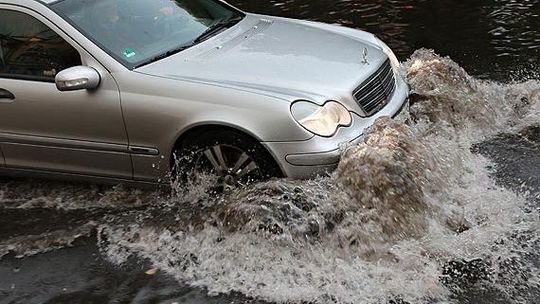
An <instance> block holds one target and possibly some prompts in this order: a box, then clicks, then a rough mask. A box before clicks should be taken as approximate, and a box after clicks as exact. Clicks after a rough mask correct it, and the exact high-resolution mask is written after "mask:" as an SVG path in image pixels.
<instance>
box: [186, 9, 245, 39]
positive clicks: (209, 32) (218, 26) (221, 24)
mask: <svg viewBox="0 0 540 304" xmlns="http://www.w3.org/2000/svg"><path fill="white" fill-rule="evenodd" d="M242 19H244V16H242V15H238V16H235V17H231V18H227V19H224V20H221V21H218V22H216V23H214V24H212V25H210V26H209V27H208V28H207V29H206V30H205V31H204V32H203V33H202V34H201V35H200V36H199V37H197V38H195V40H193V42H194V43H200V42H202V41H204V40H206V39H208V38H210V37H212V36H214V35H215V34H217V33H218V32H219V31H221V30H223V29H226V28H229V27H231V26H233V25H235V24H236V23H238V22H240V21H241V20H242Z"/></svg>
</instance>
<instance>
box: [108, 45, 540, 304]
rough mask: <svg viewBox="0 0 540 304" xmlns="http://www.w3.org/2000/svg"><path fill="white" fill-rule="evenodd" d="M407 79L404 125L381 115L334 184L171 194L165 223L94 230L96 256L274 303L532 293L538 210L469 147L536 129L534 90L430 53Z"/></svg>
mask: <svg viewBox="0 0 540 304" xmlns="http://www.w3.org/2000/svg"><path fill="white" fill-rule="evenodd" d="M403 73H404V75H406V77H407V80H408V82H409V83H410V85H411V87H412V99H413V102H412V105H411V109H410V113H408V114H409V115H410V116H409V117H405V118H404V119H403V121H405V122H406V123H403V122H399V120H398V121H392V120H390V119H386V118H383V119H379V120H378V121H377V122H376V124H375V125H374V126H373V127H372V128H370V130H369V131H368V132H367V133H366V135H365V137H364V139H363V141H362V142H361V143H360V144H359V145H357V146H354V147H351V148H350V149H349V150H348V151H347V152H346V153H345V154H344V156H343V158H342V161H341V163H340V166H339V168H338V170H337V171H336V173H335V174H334V175H333V176H331V177H329V178H322V179H318V180H313V181H303V182H300V181H287V180H274V181H270V182H267V183H261V184H259V185H255V186H253V187H249V188H247V189H239V190H238V191H235V192H233V193H230V194H226V195H223V196H220V197H218V198H211V197H209V196H204V199H195V200H193V198H192V197H190V198H189V200H188V201H187V202H186V201H185V199H184V198H182V197H179V198H175V199H173V200H171V201H169V202H167V204H166V205H167V206H168V209H167V211H166V213H167V214H169V213H171V212H179V213H178V214H177V215H176V216H174V217H165V218H161V219H160V220H156V219H155V218H152V217H151V216H147V217H143V218H136V219H134V220H132V221H129V224H121V225H116V224H106V225H101V227H100V230H99V231H100V232H99V236H100V244H101V248H102V250H103V252H104V253H105V254H107V255H108V256H109V258H110V259H111V260H113V261H115V262H117V263H122V262H123V261H125V260H126V259H127V258H128V257H129V256H133V255H135V256H138V257H140V258H146V259H149V260H150V261H152V263H154V264H155V266H156V267H158V268H160V269H162V270H164V271H166V272H168V273H169V274H171V275H173V276H175V277H176V278H177V279H178V280H181V281H184V282H187V283H189V284H191V285H192V286H199V287H204V288H206V289H208V290H209V292H210V293H228V292H231V291H236V292H241V293H243V294H245V295H247V296H252V297H257V298H262V299H265V300H269V301H274V302H283V303H285V302H288V303H291V302H293V303H305V302H313V303H380V302H384V301H386V300H389V299H400V300H403V301H410V302H423V301H434V300H435V301H436V300H441V301H447V300H451V299H452V298H453V297H455V296H456V294H459V293H460V290H461V289H462V288H463V287H464V285H463V284H462V283H463V282H466V283H467V284H469V285H470V284H476V286H478V287H480V286H484V288H490V289H496V290H499V291H500V292H501V294H503V297H505V299H506V300H508V301H512V302H521V301H525V300H526V296H527V293H524V292H523V287H527V288H537V287H538V286H539V276H538V273H539V272H538V270H537V269H536V268H535V265H534V263H532V262H531V259H530V257H529V258H526V257H525V256H528V255H530V254H531V253H532V252H534V250H537V249H533V248H538V247H535V246H537V245H538V229H539V228H540V227H539V223H538V214H537V213H535V212H531V210H530V208H528V205H527V200H526V199H525V197H524V196H521V195H519V194H517V193H514V192H512V191H509V190H506V189H504V188H502V187H501V186H499V185H497V184H496V183H495V181H494V180H493V179H492V178H490V171H489V170H488V169H487V168H488V167H490V166H491V164H490V162H489V161H488V160H487V159H485V158H484V157H482V156H480V155H476V154H473V153H471V150H470V148H471V145H472V144H473V143H476V142H478V141H482V140H485V139H487V138H489V137H490V136H493V135H495V134H497V133H498V132H501V131H508V130H512V129H515V130H517V129H518V128H522V127H524V126H526V125H528V124H530V123H531V122H535V123H538V121H539V119H540V115H538V113H539V111H538V107H539V104H540V100H539V98H540V94H539V92H540V83H539V82H538V81H528V82H524V83H514V84H500V83H494V82H489V81H480V80H477V79H475V78H473V77H471V76H469V75H468V74H467V73H466V72H465V71H464V70H463V69H462V68H461V67H459V65H457V64H456V63H454V62H453V61H451V60H450V59H449V58H443V57H440V56H438V55H436V54H434V53H433V52H432V51H429V50H419V51H417V52H415V54H414V55H413V56H412V57H411V58H410V59H409V60H408V61H407V62H406V63H405V65H404V70H403ZM180 206H182V207H180ZM157 210H159V208H158V209H157ZM186 210H189V211H186ZM182 211H184V212H186V213H182ZM158 212H159V211H158ZM518 240H521V241H523V240H526V241H525V243H526V244H527V246H528V247H527V248H526V249H524V248H523V246H524V245H523V242H521V241H518ZM463 269H468V270H471V269H473V270H475V272H476V273H477V275H475V276H474V279H471V276H470V274H469V277H467V275H465V274H463V273H462V272H463V271H462V270H463ZM509 269H511V270H512V271H510V272H509ZM507 273H511V274H514V275H512V278H513V279H514V280H515V283H513V284H508V280H509V277H508V275H506V274H507ZM516 274H519V276H517V275H516ZM460 282H461V283H460ZM467 284H465V285H467ZM516 286H518V287H519V288H518V287H516Z"/></svg>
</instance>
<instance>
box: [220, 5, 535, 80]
mask: <svg viewBox="0 0 540 304" xmlns="http://www.w3.org/2000/svg"><path fill="white" fill-rule="evenodd" d="M229 2H230V3H231V4H234V5H237V6H238V7H240V8H242V9H244V10H246V11H250V12H257V13H262V14H272V15H279V16H285V17H290V18H300V19H310V20H317V21H323V22H330V23H340V24H343V25H346V26H350V27H354V28H359V29H364V30H368V31H370V32H372V33H375V34H377V35H378V36H380V37H381V38H382V39H384V40H385V41H387V42H388V44H389V45H390V47H392V48H393V49H394V50H395V51H396V52H397V54H398V56H399V57H400V59H402V60H403V59H405V58H407V57H408V56H410V55H411V54H412V52H413V51H414V50H416V49H418V48H421V47H426V48H432V49H435V50H436V51H437V52H438V53H440V54H441V55H449V56H450V57H452V59H454V60H456V61H457V62H458V63H460V65H462V66H463V67H465V68H466V69H467V70H468V71H469V72H471V73H472V74H474V75H479V76H483V77H486V76H488V75H489V76H490V78H498V79H504V80H505V79H508V77H512V76H515V75H516V74H515V73H519V74H525V75H523V76H528V77H536V78H538V77H539V75H538V74H534V73H532V74H531V72H530V71H531V70H535V68H537V67H538V65H539V64H540V30H539V29H540V0H476V1H459V0H392V1H387V0H371V1H363V0H318V1H313V0H285V1H284V0H272V1H246V0H229ZM521 70H526V72H522V71H521ZM509 71H511V72H513V73H509ZM510 74H513V75H512V76H510Z"/></svg>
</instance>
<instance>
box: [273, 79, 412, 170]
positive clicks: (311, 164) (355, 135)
mask: <svg viewBox="0 0 540 304" xmlns="http://www.w3.org/2000/svg"><path fill="white" fill-rule="evenodd" d="M408 96H409V88H408V85H407V83H406V82H405V81H404V80H402V79H401V78H400V79H399V80H398V81H397V86H396V91H395V92H394V96H393V97H392V99H391V100H390V101H389V102H388V103H387V104H386V105H385V106H384V107H383V108H382V109H381V110H380V111H379V112H377V113H376V114H374V115H372V116H370V117H360V116H358V115H356V114H355V113H352V117H353V122H352V124H351V126H349V127H342V128H340V129H339V130H338V131H337V133H336V134H335V135H334V136H332V137H328V138H326V137H321V136H313V137H312V138H310V139H308V140H304V141H292V142H263V143H262V144H263V145H264V146H265V147H266V148H267V149H268V150H269V151H270V152H271V153H272V154H273V155H274V157H275V159H276V160H277V161H278V163H279V165H280V167H281V170H282V171H283V174H284V175H285V176H286V177H290V178H295V179H304V178H312V177H315V176H317V175H325V174H327V173H328V172H331V171H333V170H334V169H335V168H336V167H337V165H338V163H339V160H340V159H341V154H342V153H343V151H344V150H345V149H346V148H347V147H349V146H351V145H355V144H358V143H359V142H360V141H361V140H362V135H363V134H364V131H365V129H366V128H368V127H370V126H371V125H373V123H374V122H375V120H376V119H377V118H379V117H382V116H389V117H395V116H397V115H398V114H399V113H400V112H401V111H402V110H404V108H406V107H408V104H409V103H408Z"/></svg>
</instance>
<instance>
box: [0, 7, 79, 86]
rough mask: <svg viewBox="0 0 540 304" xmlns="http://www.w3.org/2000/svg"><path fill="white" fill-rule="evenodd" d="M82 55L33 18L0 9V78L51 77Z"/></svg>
mask: <svg viewBox="0 0 540 304" xmlns="http://www.w3.org/2000/svg"><path fill="white" fill-rule="evenodd" d="M77 65H81V57H80V55H79V53H78V52H77V50H75V49H74V48H73V47H72V46H71V45H70V44H69V43H67V42H66V41H65V40H64V39H62V37H60V36H59V35H58V34H56V33H55V32H54V31H53V30H51V29H50V28H49V27H47V26H46V25H45V24H43V23H42V22H40V21H39V20H37V19H36V18H34V17H32V16H30V15H28V14H25V13H22V12H18V11H13V10H6V9H0V78H16V79H28V80H38V81H54V77H55V76H56V74H57V73H58V72H60V71H61V70H63V69H66V68H69V67H72V66H77Z"/></svg>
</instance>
